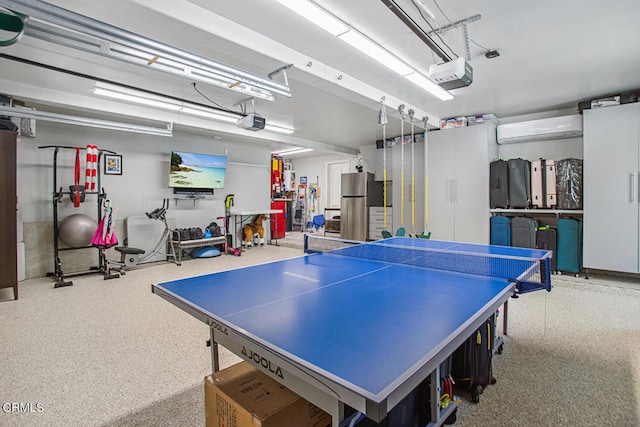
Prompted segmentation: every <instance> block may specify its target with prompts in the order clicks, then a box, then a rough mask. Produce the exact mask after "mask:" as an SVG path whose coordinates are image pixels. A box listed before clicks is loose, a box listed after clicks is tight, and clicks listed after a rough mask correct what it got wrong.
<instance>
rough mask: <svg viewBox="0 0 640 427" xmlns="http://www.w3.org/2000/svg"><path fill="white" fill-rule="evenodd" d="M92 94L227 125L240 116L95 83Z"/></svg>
mask: <svg viewBox="0 0 640 427" xmlns="http://www.w3.org/2000/svg"><path fill="white" fill-rule="evenodd" d="M93 93H94V94H96V95H99V96H105V97H107V98H114V99H118V100H122V101H127V102H132V103H135V104H142V105H148V106H150V107H155V108H160V109H163V110H170V111H175V112H179V113H184V114H189V115H192V116H199V117H205V118H208V119H214V120H220V121H224V122H229V123H235V122H236V120H238V118H239V117H241V116H242V115H241V114H240V113H238V114H234V113H225V112H223V111H217V110H214V109H207V108H203V107H199V106H196V105H195V104H189V103H187V102H181V101H175V100H172V99H170V98H167V97H163V96H157V95H153V94H150V93H146V92H143V91H138V90H134V89H128V88H123V87H119V86H115V85H110V84H106V83H100V82H98V83H96V87H95V88H94V89H93Z"/></svg>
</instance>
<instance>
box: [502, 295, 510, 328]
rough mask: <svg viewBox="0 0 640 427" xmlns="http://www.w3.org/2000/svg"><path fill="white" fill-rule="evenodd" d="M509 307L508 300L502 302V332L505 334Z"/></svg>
mask: <svg viewBox="0 0 640 427" xmlns="http://www.w3.org/2000/svg"><path fill="white" fill-rule="evenodd" d="M508 309H509V301H508V300H507V301H505V302H504V307H503V309H502V312H503V313H502V334H503V335H507V313H508Z"/></svg>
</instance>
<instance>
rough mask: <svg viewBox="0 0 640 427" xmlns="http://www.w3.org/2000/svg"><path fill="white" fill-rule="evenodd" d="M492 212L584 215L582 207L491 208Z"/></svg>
mask: <svg viewBox="0 0 640 427" xmlns="http://www.w3.org/2000/svg"><path fill="white" fill-rule="evenodd" d="M489 211H490V212H491V213H526V214H532V215H535V214H551V215H582V213H583V210H582V209H489Z"/></svg>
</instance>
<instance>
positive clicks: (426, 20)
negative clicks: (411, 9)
mask: <svg viewBox="0 0 640 427" xmlns="http://www.w3.org/2000/svg"><path fill="white" fill-rule="evenodd" d="M419 1H420V0H411V2H412V3H413V5H414V6H415V8H416V9H417V10H418V13H419V14H420V16H421V17H422V19H423V20H424V22H426V23H427V25H428V26H429V28H431V32H433V33H434V34H435V35H436V36H437V37H438V38H439V39H440V41H441V42H442V44H444V45H445V46H446V47H447V49H449V52H451V53H452V54H453V56H455V57H456V58H459V57H460V55H458V54H457V53H456V52H455V51H454V50H453V49H451V46H449V45H448V44H447V42H445V41H444V39H443V38H442V37H440V33H439V32H438V31H437V30H436V29H435V28H433V25H431V23H430V22H429V20H428V19H427V17H426V16H424V14H423V9H422V8H421V7H420V5H422V3H420V4H418V2H419ZM423 6H424V5H423ZM433 19H434V21H436V24H438V27H441V25H440V23H439V22H438V20H437V19H435V16H434V18H433ZM447 19H448V18H447ZM434 62H435V61H434Z"/></svg>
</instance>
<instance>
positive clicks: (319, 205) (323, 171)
mask: <svg viewBox="0 0 640 427" xmlns="http://www.w3.org/2000/svg"><path fill="white" fill-rule="evenodd" d="M353 157H354V156H350V155H348V154H333V155H327V156H317V157H307V158H303V159H294V160H293V159H292V160H291V164H292V166H293V170H294V171H295V172H296V188H297V185H298V184H299V183H300V177H301V176H306V177H307V183H308V184H315V183H316V180H317V183H318V184H319V185H320V198H319V199H318V200H317V201H316V210H315V213H314V214H315V215H318V214H323V213H324V208H325V206H326V203H327V199H326V194H327V193H326V190H327V163H329V162H335V161H340V160H347V161H349V162H350V168H349V169H350V171H352V172H355V171H356V169H355V163H354V158H353ZM365 170H367V169H366V168H365Z"/></svg>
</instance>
